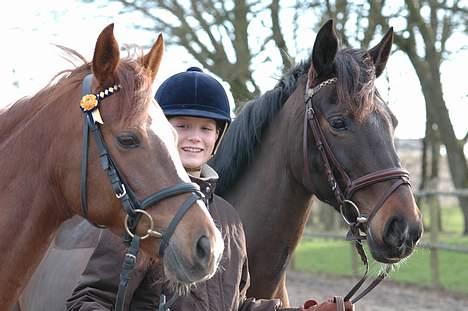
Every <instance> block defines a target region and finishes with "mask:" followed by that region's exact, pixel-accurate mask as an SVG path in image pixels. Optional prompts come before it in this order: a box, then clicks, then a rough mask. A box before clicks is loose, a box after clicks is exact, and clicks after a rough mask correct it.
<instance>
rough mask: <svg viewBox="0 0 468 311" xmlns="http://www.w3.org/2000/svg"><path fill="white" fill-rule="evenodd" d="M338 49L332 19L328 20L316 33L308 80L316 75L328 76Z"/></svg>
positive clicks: (331, 70) (311, 79)
mask: <svg viewBox="0 0 468 311" xmlns="http://www.w3.org/2000/svg"><path fill="white" fill-rule="evenodd" d="M337 50H338V38H337V37H336V32H335V27H334V25H333V20H332V19H330V20H328V21H327V22H326V23H325V24H324V25H323V26H322V27H321V28H320V30H319V32H318V33H317V37H316V38H315V43H314V48H313V50H312V66H311V67H310V70H309V81H313V80H314V78H315V77H318V76H329V75H330V74H331V73H332V72H333V63H334V60H335V55H336V51H337Z"/></svg>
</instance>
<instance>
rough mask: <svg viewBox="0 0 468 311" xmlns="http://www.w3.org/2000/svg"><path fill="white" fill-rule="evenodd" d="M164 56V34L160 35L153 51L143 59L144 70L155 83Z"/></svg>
mask: <svg viewBox="0 0 468 311" xmlns="http://www.w3.org/2000/svg"><path fill="white" fill-rule="evenodd" d="M163 54H164V39H163V36H162V34H160V35H159V36H158V39H157V40H156V42H155V43H154V45H153V47H152V48H151V50H150V51H149V52H148V54H146V55H145V56H143V58H142V65H143V67H144V68H146V70H147V72H148V74H149V76H150V77H151V80H153V81H154V78H155V77H156V74H157V73H158V69H159V64H161V59H162V56H163Z"/></svg>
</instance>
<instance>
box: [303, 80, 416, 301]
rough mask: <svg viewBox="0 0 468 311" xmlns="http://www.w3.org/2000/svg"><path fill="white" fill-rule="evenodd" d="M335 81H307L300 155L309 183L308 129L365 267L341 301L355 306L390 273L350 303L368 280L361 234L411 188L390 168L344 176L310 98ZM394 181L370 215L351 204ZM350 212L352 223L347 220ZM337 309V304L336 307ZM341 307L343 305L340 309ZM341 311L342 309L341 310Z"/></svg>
mask: <svg viewBox="0 0 468 311" xmlns="http://www.w3.org/2000/svg"><path fill="white" fill-rule="evenodd" d="M336 81H337V78H330V79H328V80H325V81H323V82H322V83H320V84H318V85H315V86H314V87H309V85H310V84H309V81H307V84H306V91H305V109H306V111H305V117H304V136H303V153H304V167H305V175H306V178H307V180H309V181H310V180H311V175H310V174H311V173H310V168H309V152H308V129H309V128H310V130H311V132H312V136H313V139H314V142H315V145H316V147H317V149H318V151H319V154H320V158H321V160H322V164H323V166H324V168H325V174H326V176H327V181H328V185H329V187H330V189H331V191H332V192H333V194H334V196H335V199H336V202H337V203H338V206H339V210H340V213H341V216H342V217H343V219H344V221H345V222H346V223H347V225H348V226H349V231H348V234H347V236H346V239H347V240H351V241H354V244H355V246H356V250H357V252H358V253H359V255H360V257H361V260H362V262H363V264H364V265H365V267H366V270H365V273H364V276H363V277H362V278H361V279H360V280H359V281H358V282H357V284H356V285H355V286H354V287H353V288H352V289H351V290H350V291H349V292H348V294H347V295H346V296H345V297H344V301H348V300H349V301H351V302H352V303H356V302H357V301H358V300H359V299H361V298H362V297H364V296H365V295H366V294H368V293H369V292H370V291H371V290H372V289H373V288H374V287H376V286H377V285H378V284H379V283H380V282H381V281H382V280H383V279H384V278H385V277H386V276H387V275H388V273H389V272H390V269H391V268H390V266H389V265H387V267H386V269H385V271H382V272H380V273H379V275H378V276H377V278H376V279H375V280H374V281H373V282H371V284H369V285H368V287H367V288H365V289H364V290H362V291H361V293H360V294H358V295H357V296H356V297H355V298H354V299H351V298H352V296H353V295H354V294H355V293H356V292H357V291H358V290H359V288H360V287H361V286H362V285H363V283H364V281H365V280H366V278H367V273H368V271H369V263H368V259H367V255H366V253H365V251H364V248H363V246H362V240H365V239H366V235H365V234H362V233H361V232H365V227H364V226H369V224H370V222H371V221H372V219H373V217H374V216H375V215H376V213H377V212H378V211H379V209H380V208H381V207H382V206H383V205H384V203H385V201H386V200H387V199H388V198H389V197H390V195H392V193H393V192H395V191H396V190H397V189H398V188H399V187H400V186H402V185H408V186H411V185H410V182H409V173H408V172H407V171H406V170H404V169H402V168H399V167H395V168H389V169H383V170H378V171H375V172H372V173H370V174H366V175H363V176H361V177H359V178H356V179H354V180H352V179H351V178H350V177H349V175H348V173H346V171H345V169H344V168H343V166H342V165H341V164H340V163H339V162H338V161H337V159H336V157H335V155H334V153H333V151H332V149H331V148H330V145H329V144H328V142H327V140H326V138H325V135H324V134H323V131H322V128H321V127H320V122H319V117H318V114H319V113H320V111H319V108H318V107H316V106H315V107H314V101H313V97H314V95H316V94H317V93H318V92H319V91H320V90H321V89H322V88H323V87H326V86H330V85H334V84H336ZM335 173H337V174H338V175H339V176H340V178H341V179H340V180H344V188H343V189H344V191H343V190H342V188H340V185H339V184H338V182H337V178H336V177H335ZM388 180H394V182H393V184H392V185H391V186H390V187H389V188H388V189H387V190H386V191H385V192H384V194H383V195H382V196H381V197H380V199H379V200H378V201H377V203H376V204H375V205H374V207H373V208H372V209H371V212H370V214H369V215H366V214H361V212H360V211H359V209H358V207H357V205H356V203H354V202H353V201H352V196H353V194H354V193H356V192H357V191H359V190H361V189H363V188H366V187H368V186H371V185H374V184H376V183H379V182H383V181H388ZM346 212H351V213H352V214H353V216H355V217H354V218H353V219H351V218H350V217H349V213H348V214H346ZM337 305H338V304H337ZM343 306H344V305H343ZM343 310H344V307H343Z"/></svg>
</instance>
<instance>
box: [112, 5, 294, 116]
mask: <svg viewBox="0 0 468 311" xmlns="http://www.w3.org/2000/svg"><path fill="white" fill-rule="evenodd" d="M111 1H112V0H111ZM113 1H114V2H119V3H121V4H122V6H123V7H124V10H128V11H134V12H135V11H136V12H140V13H141V14H143V16H145V17H146V18H147V19H149V20H151V21H153V22H154V23H153V24H152V25H151V26H150V27H149V28H147V29H149V30H153V31H154V30H157V31H161V32H163V33H164V34H165V35H166V40H167V42H168V43H169V44H176V45H178V46H182V47H184V48H185V49H186V50H187V51H188V52H189V53H190V54H191V55H192V56H193V57H194V58H195V59H196V60H197V61H198V62H199V63H200V64H202V65H203V66H204V67H205V68H206V69H208V70H209V71H211V72H212V73H214V74H216V75H217V76H219V77H220V78H222V79H223V80H224V81H226V82H228V83H229V84H230V87H231V92H232V94H233V97H234V100H235V102H236V104H237V110H239V109H240V107H241V106H242V103H243V102H245V101H247V100H249V99H251V98H253V97H255V96H258V95H259V94H260V89H259V87H258V85H257V84H256V82H255V80H254V79H253V77H252V63H253V61H254V60H257V61H262V58H267V57H268V56H266V55H265V53H263V52H264V51H265V50H266V46H267V45H268V44H269V43H271V42H273V43H274V45H275V46H276V49H277V50H276V52H277V53H279V55H280V56H281V59H282V61H283V65H287V64H289V63H290V59H289V53H288V48H287V46H286V41H285V39H284V37H283V34H282V31H281V26H280V25H281V22H280V1H279V0H272V1H258V0H256V1H248V0H233V1H216V0H187V1H184V0H156V1H146V0H136V1H128V0H113ZM264 12H270V18H269V20H268V21H266V22H265V29H269V30H270V31H269V32H270V35H268V36H267V37H265V38H261V41H260V42H258V38H257V40H253V38H254V37H255V34H253V33H252V32H250V33H249V25H250V23H251V21H252V20H254V19H255V18H256V17H257V16H258V15H259V14H264ZM263 16H264V15H263ZM252 41H255V42H254V43H253V42H252ZM269 53H271V51H269Z"/></svg>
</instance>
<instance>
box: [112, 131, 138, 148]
mask: <svg viewBox="0 0 468 311" xmlns="http://www.w3.org/2000/svg"><path fill="white" fill-rule="evenodd" d="M117 142H118V143H119V145H120V146H122V147H124V148H137V147H138V146H139V145H140V140H139V139H138V137H137V136H136V135H135V134H133V133H124V134H120V135H119V136H117Z"/></svg>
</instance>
